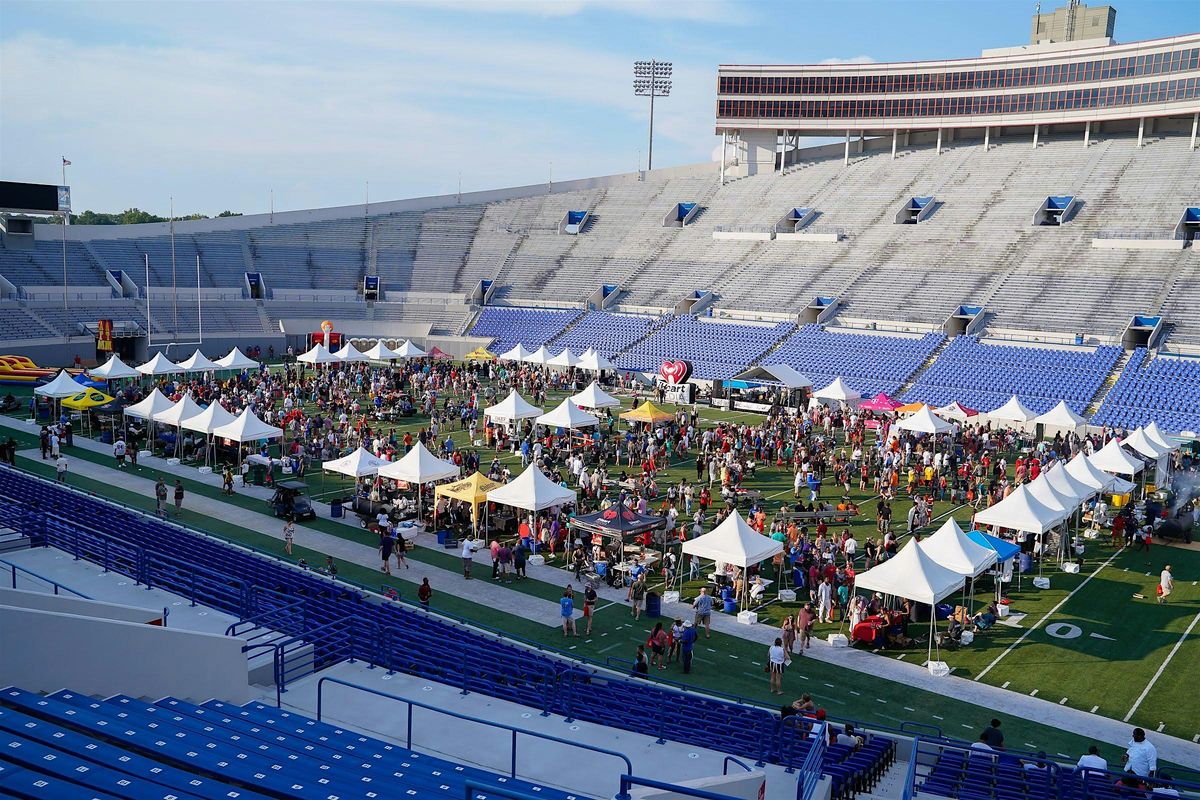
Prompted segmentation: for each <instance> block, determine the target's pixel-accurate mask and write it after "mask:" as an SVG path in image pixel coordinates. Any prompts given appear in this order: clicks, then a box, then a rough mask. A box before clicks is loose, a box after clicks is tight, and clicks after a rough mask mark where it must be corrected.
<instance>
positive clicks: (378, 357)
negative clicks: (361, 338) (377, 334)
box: [364, 339, 402, 361]
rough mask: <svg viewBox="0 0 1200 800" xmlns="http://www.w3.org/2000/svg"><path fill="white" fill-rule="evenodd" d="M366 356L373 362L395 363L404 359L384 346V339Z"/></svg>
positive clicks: (373, 346) (372, 347)
mask: <svg viewBox="0 0 1200 800" xmlns="http://www.w3.org/2000/svg"><path fill="white" fill-rule="evenodd" d="M364 355H365V356H366V357H367V358H369V359H370V360H372V361H394V360H395V359H398V358H402V356H401V355H400V354H399V353H397V352H396V351H395V350H393V349H392V348H390V347H388V346H387V345H386V344H384V343H383V340H382V339H380V340H379V341H377V342H375V344H373V345H372V346H371V349H370V350H368V351H367V352H366V353H364Z"/></svg>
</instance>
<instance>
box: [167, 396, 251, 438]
mask: <svg viewBox="0 0 1200 800" xmlns="http://www.w3.org/2000/svg"><path fill="white" fill-rule="evenodd" d="M236 419H237V417H235V416H234V415H233V414H230V413H229V412H228V411H226V410H225V407H224V406H222V405H221V404H220V403H218V402H217V401H215V400H214V401H213V402H211V403H209V404H208V408H206V409H204V410H203V411H201V412H200V413H199V414H196V415H195V416H191V417H187V418H185V419H184V420H183V422H181V423H179V424H180V427H182V428H183V429H184V430H189V431H199V432H200V433H212V432H213V431H214V430H216V429H217V428H219V427H221V426H222V425H228V424H229V423H231V422H233V421H234V420H236Z"/></svg>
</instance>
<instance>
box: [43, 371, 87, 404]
mask: <svg viewBox="0 0 1200 800" xmlns="http://www.w3.org/2000/svg"><path fill="white" fill-rule="evenodd" d="M86 388H87V387H86V386H84V385H83V384H80V383H76V382H75V380H74V379H73V378H72V377H71V376H70V375H68V374H67V371H66V370H65V369H64V370H60V371H59V373H58V374H57V375H55V376H54V380H52V381H50V382H49V383H46V384H43V385H41V386H35V387H33V393H34V394H36V395H37V396H38V397H49V398H51V399H54V400H62V399H63V398H65V397H74V396H75V395H77V394H79V393H80V392H82V391H83V390H84V389H86Z"/></svg>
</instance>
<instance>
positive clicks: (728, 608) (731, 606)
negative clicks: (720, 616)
mask: <svg viewBox="0 0 1200 800" xmlns="http://www.w3.org/2000/svg"><path fill="white" fill-rule="evenodd" d="M737 610H738V609H737V600H734V599H733V598H732V597H729V598H726V600H725V613H726V614H736V613H737Z"/></svg>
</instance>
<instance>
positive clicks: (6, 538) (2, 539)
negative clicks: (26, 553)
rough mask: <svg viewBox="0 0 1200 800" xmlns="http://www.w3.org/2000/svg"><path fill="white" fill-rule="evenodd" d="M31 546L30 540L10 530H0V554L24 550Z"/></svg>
mask: <svg viewBox="0 0 1200 800" xmlns="http://www.w3.org/2000/svg"><path fill="white" fill-rule="evenodd" d="M30 544H32V541H31V540H30V538H29V537H28V536H26V535H24V534H22V533H18V532H17V531H14V530H12V529H11V528H0V553H8V552H12V551H13V550H24V549H25V548H27V547H29V546H30Z"/></svg>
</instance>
